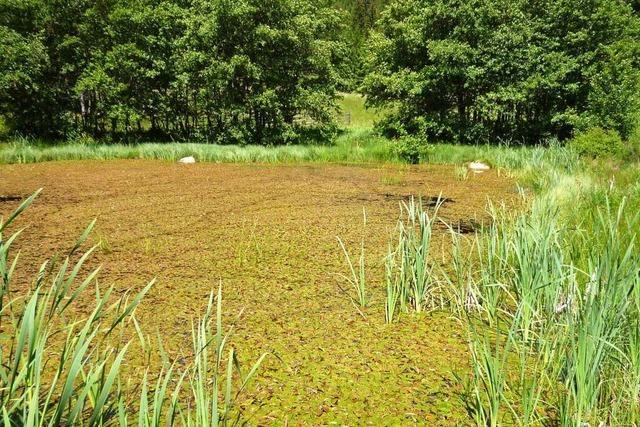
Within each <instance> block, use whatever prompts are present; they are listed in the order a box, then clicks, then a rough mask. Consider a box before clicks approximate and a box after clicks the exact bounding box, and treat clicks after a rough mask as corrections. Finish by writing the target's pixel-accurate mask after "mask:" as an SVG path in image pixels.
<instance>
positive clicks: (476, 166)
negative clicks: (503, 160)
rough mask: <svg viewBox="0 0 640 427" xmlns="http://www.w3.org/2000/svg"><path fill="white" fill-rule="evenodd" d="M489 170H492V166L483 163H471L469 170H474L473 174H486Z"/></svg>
mask: <svg viewBox="0 0 640 427" xmlns="http://www.w3.org/2000/svg"><path fill="white" fill-rule="evenodd" d="M489 169H491V166H489V165H488V164H486V163H482V162H471V163H469V170H472V171H473V172H484V171H488V170H489Z"/></svg>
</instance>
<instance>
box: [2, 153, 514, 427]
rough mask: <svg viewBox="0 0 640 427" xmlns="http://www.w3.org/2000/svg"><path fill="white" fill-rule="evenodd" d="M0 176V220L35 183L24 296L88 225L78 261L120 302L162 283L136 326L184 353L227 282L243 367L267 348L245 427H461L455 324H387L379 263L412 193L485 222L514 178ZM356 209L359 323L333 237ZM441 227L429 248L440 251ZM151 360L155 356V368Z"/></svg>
mask: <svg viewBox="0 0 640 427" xmlns="http://www.w3.org/2000/svg"><path fill="white" fill-rule="evenodd" d="M0 176H1V177H2V186H3V188H2V194H3V195H4V196H7V197H6V198H3V199H2V200H0V215H6V214H7V213H9V212H10V211H11V210H12V209H13V208H15V206H16V205H17V204H18V203H19V201H18V200H19V198H20V197H19V196H25V195H29V194H31V193H32V192H33V191H34V190H35V189H37V188H39V187H44V191H43V193H42V195H41V197H40V198H39V200H38V202H37V203H35V204H34V205H33V206H32V207H31V208H30V211H29V213H28V215H25V216H24V217H22V218H20V219H19V221H18V224H17V225H16V227H23V226H25V227H27V228H26V230H25V231H24V233H23V235H22V236H21V239H20V241H19V243H18V249H20V250H21V251H22V254H21V260H20V268H19V271H17V272H16V282H17V283H21V284H22V285H21V286H23V287H24V288H23V289H26V287H27V286H28V285H29V278H30V277H33V275H34V274H35V272H36V268H37V266H39V264H40V262H41V261H43V260H44V259H45V258H46V257H48V256H49V255H51V254H52V253H61V252H63V251H65V250H66V249H68V248H67V245H68V242H73V241H74V237H75V236H77V234H78V233H79V232H80V231H81V230H82V229H83V228H84V227H85V226H86V224H87V223H88V222H90V221H91V220H92V219H93V218H97V225H96V231H95V233H94V234H93V237H92V238H93V239H94V240H95V242H94V243H98V244H99V248H100V250H99V252H98V253H97V255H95V256H94V257H93V259H92V260H91V261H90V262H89V263H88V264H87V266H86V268H87V269H89V268H91V267H95V266H96V265H97V264H102V265H103V266H104V267H103V270H102V272H101V274H100V276H99V277H100V279H99V282H98V283H99V285H100V286H109V285H115V289H116V291H118V292H120V293H122V292H125V291H126V290H129V289H133V290H139V289H141V288H142V287H144V285H145V284H146V283H147V282H148V281H149V280H150V279H152V278H154V277H155V278H157V285H155V287H154V288H152V290H151V291H150V292H149V294H148V295H147V296H146V297H145V299H144V300H143V302H142V304H141V305H140V307H138V311H137V315H138V316H137V317H138V319H139V321H140V324H141V328H142V329H143V331H144V333H146V334H148V335H149V336H152V337H153V336H156V334H159V335H160V337H162V339H163V342H164V344H165V347H166V351H167V352H168V353H169V355H170V356H171V357H174V358H177V359H179V357H180V355H181V352H183V351H185V350H184V349H185V348H189V343H190V339H191V335H190V334H191V322H192V321H193V320H194V319H195V318H196V317H197V316H198V314H199V313H200V312H201V311H202V309H203V308H204V307H205V306H206V305H207V301H208V297H209V295H210V293H211V291H212V290H214V289H217V286H218V283H219V281H220V280H222V283H223V293H224V300H225V313H224V314H225V321H226V322H228V323H232V322H234V323H235V325H236V331H235V334H234V336H233V340H232V345H233V346H234V347H235V348H236V349H237V350H238V352H239V354H240V358H241V361H242V362H247V363H243V365H245V366H246V365H248V364H250V362H251V361H254V360H256V358H257V357H259V355H261V354H262V353H264V352H269V353H271V355H272V356H271V357H267V359H266V360H265V362H264V364H263V365H262V367H261V368H260V371H259V372H258V374H257V377H256V379H255V380H254V381H253V382H252V383H251V385H250V387H249V389H248V390H247V391H246V392H245V393H244V394H243V395H242V399H241V401H240V406H241V408H242V410H243V413H244V417H245V418H246V419H247V421H248V423H249V424H250V425H272V424H275V425H285V424H288V425H331V424H336V425H366V424H369V425H407V424H413V423H415V424H421V425H459V424H461V423H465V422H468V421H466V420H467V416H466V412H465V408H464V406H463V404H462V402H461V400H460V398H459V395H460V393H461V387H460V385H459V384H458V383H457V381H456V380H455V374H456V373H460V374H465V373H468V372H469V367H468V360H469V357H468V349H467V344H466V342H465V334H464V331H463V330H462V329H461V328H460V326H459V325H458V324H457V323H456V321H455V320H453V319H452V318H451V317H450V316H449V315H448V314H447V313H445V312H438V311H435V312H430V313H421V314H419V315H416V314H402V315H401V316H399V320H398V321H397V322H394V323H392V324H385V316H384V285H383V277H384V266H383V257H384V255H385V253H386V250H387V245H388V243H389V239H390V237H391V235H392V233H393V230H394V227H395V224H396V220H397V219H398V215H399V203H400V202H401V201H404V200H407V199H409V198H411V196H415V197H419V196H423V197H425V198H426V197H429V198H434V197H435V198H437V197H439V196H441V197H443V198H444V199H445V200H446V202H445V203H444V205H443V206H442V208H441V210H440V212H439V215H440V216H441V217H442V218H443V219H445V220H447V221H450V222H453V223H456V222H458V223H462V222H465V223H481V222H482V220H483V219H484V218H486V211H485V207H486V204H487V201H488V200H492V201H494V202H503V201H504V202H506V203H511V202H513V201H514V199H515V197H516V189H515V184H514V183H513V182H511V181H509V180H508V179H505V178H504V177H500V176H499V175H498V174H497V173H496V172H493V171H492V172H489V173H485V174H480V175H469V176H468V177H466V178H465V179H460V177H459V174H457V173H456V169H455V168H454V167H447V166H420V167H407V166H380V165H363V166H339V165H298V166H274V165H260V164H257V165H230V164H227V165H216V164H196V165H189V166H185V165H176V164H172V163H166V162H159V161H108V162H93V161H90V162H81V161H79V162H51V163H45V164H34V165H4V166H0ZM10 196H16V197H10ZM363 208H364V209H365V211H366V213H367V227H366V229H365V230H364V241H365V245H366V249H367V251H366V254H367V260H366V261H367V266H368V271H367V279H368V286H369V289H370V291H371V303H370V305H369V306H368V307H367V308H365V309H364V310H363V315H364V317H363V315H361V314H360V313H358V311H357V310H356V309H355V308H354V307H353V305H352V304H351V302H350V301H349V299H348V297H347V296H346V295H345V294H344V293H343V292H342V291H341V289H340V286H339V285H340V278H339V274H342V273H345V268H346V266H345V262H344V258H343V254H342V252H341V251H340V248H339V246H338V243H337V240H336V236H340V237H341V238H342V239H343V240H344V242H345V244H346V246H347V247H355V246H354V245H357V244H358V243H359V242H360V239H361V238H362V235H363V230H362V210H363ZM438 233H439V235H441V239H440V241H441V242H440V243H441V244H440V246H441V247H440V248H438V250H434V253H436V254H438V253H441V251H444V252H445V256H446V251H447V250H448V249H447V248H448V246H447V245H446V244H443V243H444V242H445V239H446V236H445V233H444V232H443V231H442V230H441V231H439V232H438ZM78 310H82V305H80V306H79V308H78ZM241 310H244V311H243V314H242V316H241V318H240V319H236V315H237V313H238V312H240V311H241ZM134 334H135V331H132V332H131V337H123V338H125V339H126V338H133V337H134ZM152 342H155V341H152ZM134 347H136V346H135V345H132V348H131V350H130V353H129V354H128V359H127V360H126V361H125V363H124V368H123V369H124V370H125V371H126V372H128V378H131V379H132V382H133V384H132V385H131V387H132V388H133V389H135V378H137V376H140V377H142V372H143V369H142V368H143V367H144V366H145V356H144V355H143V351H142V349H141V348H134ZM138 347H139V346H138ZM159 359H160V358H159V355H158V352H157V351H154V350H153V349H152V354H151V363H152V365H153V364H156V365H160V360H159Z"/></svg>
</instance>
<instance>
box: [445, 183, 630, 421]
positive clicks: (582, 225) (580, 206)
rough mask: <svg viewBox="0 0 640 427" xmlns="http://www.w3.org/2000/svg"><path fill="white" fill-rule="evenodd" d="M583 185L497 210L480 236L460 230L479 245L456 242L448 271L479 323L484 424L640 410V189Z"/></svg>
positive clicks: (472, 388)
mask: <svg viewBox="0 0 640 427" xmlns="http://www.w3.org/2000/svg"><path fill="white" fill-rule="evenodd" d="M565 191H567V190H565ZM575 191H577V193H576V194H575V195H574V196H573V198H569V199H562V200H564V202H562V201H560V200H559V199H558V198H557V196H556V189H554V188H548V192H547V193H545V194H543V195H540V196H538V197H537V198H535V199H534V200H533V202H532V204H531V207H530V209H528V210H527V211H525V212H520V213H517V214H509V213H507V212H505V211H504V210H496V211H493V214H492V215H493V220H492V225H491V226H490V227H486V228H485V229H484V230H483V232H482V233H478V234H477V235H476V236H474V237H473V238H472V239H471V241H470V242H466V244H463V243H461V242H460V240H461V239H464V238H463V237H461V236H457V235H454V236H453V238H454V246H457V247H465V248H467V249H468V248H471V249H470V250H469V249H468V252H466V251H464V250H457V251H454V252H453V254H454V255H453V257H454V259H453V265H455V266H456V267H455V268H453V269H452V272H451V273H450V277H449V281H448V283H449V284H450V286H455V287H456V288H455V290H456V291H457V292H458V293H459V297H458V298H456V301H457V309H456V311H457V313H458V314H459V316H460V318H461V320H462V321H463V324H465V325H466V328H467V330H468V331H469V342H470V353H471V356H472V357H471V362H472V366H473V374H472V375H471V376H470V377H469V378H468V381H469V382H468V383H467V388H466V389H467V393H466V395H465V402H466V404H467V407H468V408H469V413H470V416H471V417H472V418H473V419H474V420H476V422H477V424H478V425H499V424H505V423H507V424H509V423H515V424H517V425H540V424H559V425H562V426H582V425H587V424H589V425H634V424H637V423H638V422H639V421H640V418H639V416H640V411H639V409H638V399H639V398H640V389H639V388H638V380H637V378H638V376H637V373H638V372H639V371H640V367H639V366H638V362H639V360H638V358H637V355H638V347H637V345H638V341H637V337H638V322H637V321H638V319H639V316H640V312H639V311H638V308H639V307H640V301H639V300H638V298H639V297H640V289H639V286H640V248H638V245H637V233H638V230H639V229H640V220H639V218H640V217H639V215H638V210H637V206H638V202H639V201H640V197H638V193H637V192H635V193H633V192H632V193H630V194H629V196H630V199H627V198H626V197H620V195H619V194H618V193H619V190H616V189H615V188H610V189H608V190H606V191H607V193H608V194H606V195H604V196H603V195H602V191H603V189H602V184H599V185H598V184H594V186H593V187H589V188H581V189H578V190H575ZM623 192H626V191H623ZM609 196H610V197H609ZM461 284H463V285H462V286H461ZM469 293H473V299H474V300H475V301H476V302H477V306H476V308H477V309H476V310H472V309H470V307H469V305H468V304H465V302H466V301H468V300H469V298H470V297H469Z"/></svg>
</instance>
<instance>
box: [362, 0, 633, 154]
mask: <svg viewBox="0 0 640 427" xmlns="http://www.w3.org/2000/svg"><path fill="white" fill-rule="evenodd" d="M634 4H635V5H636V6H637V3H633V1H631V2H629V3H625V2H623V1H620V0H533V1H532V0H396V1H394V2H393V3H392V4H390V5H389V7H388V8H387V9H386V10H385V11H384V12H383V13H382V16H381V18H380V21H379V28H378V31H377V32H376V33H375V34H373V35H372V37H371V41H370V56H369V58H368V67H369V70H370V72H369V74H368V75H367V77H366V79H365V82H364V91H365V93H366V94H367V95H368V96H369V101H370V102H371V103H372V104H373V105H377V106H385V107H391V108H392V109H393V111H394V113H393V114H392V115H391V117H390V118H389V119H388V120H387V121H386V123H385V124H384V129H385V130H386V131H387V132H389V133H391V134H396V135H397V134H403V133H410V134H422V135H424V136H426V137H427V138H429V139H431V140H446V141H452V140H453V141H458V142H482V141H492V142H495V141H498V140H500V139H503V140H511V141H516V142H518V141H520V142H537V141H540V140H542V139H545V138H549V137H558V138H565V137H568V136H570V135H571V134H572V133H573V132H574V131H575V130H580V129H584V128H589V127H592V126H599V127H602V128H607V129H614V130H616V131H618V132H619V133H620V134H621V135H622V136H623V137H626V136H628V135H629V133H630V132H631V131H632V129H633V127H634V126H635V125H636V123H637V119H638V116H637V112H638V94H639V90H638V89H639V86H638V82H639V72H638V70H639V68H640V19H639V18H638V15H637V14H635V13H634V12H633V9H632V7H631V6H633V5H634Z"/></svg>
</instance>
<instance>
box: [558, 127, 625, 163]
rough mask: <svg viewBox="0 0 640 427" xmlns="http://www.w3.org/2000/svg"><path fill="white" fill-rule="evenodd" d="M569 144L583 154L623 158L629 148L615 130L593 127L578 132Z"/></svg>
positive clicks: (594, 156)
mask: <svg viewBox="0 0 640 427" xmlns="http://www.w3.org/2000/svg"><path fill="white" fill-rule="evenodd" d="M569 146H570V147H571V148H572V149H573V150H575V151H576V152H577V153H578V154H580V155H581V156H586V157H593V158H596V157H603V158H607V157H610V158H618V159H620V158H623V157H625V156H626V155H627V154H629V150H628V148H627V146H626V145H625V143H624V142H623V141H622V138H620V135H619V134H618V132H616V131H615V130H605V129H602V128H599V127H597V128H591V129H589V130H587V131H585V132H581V133H579V134H577V135H576V136H575V137H574V138H573V139H572V140H571V141H569Z"/></svg>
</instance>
